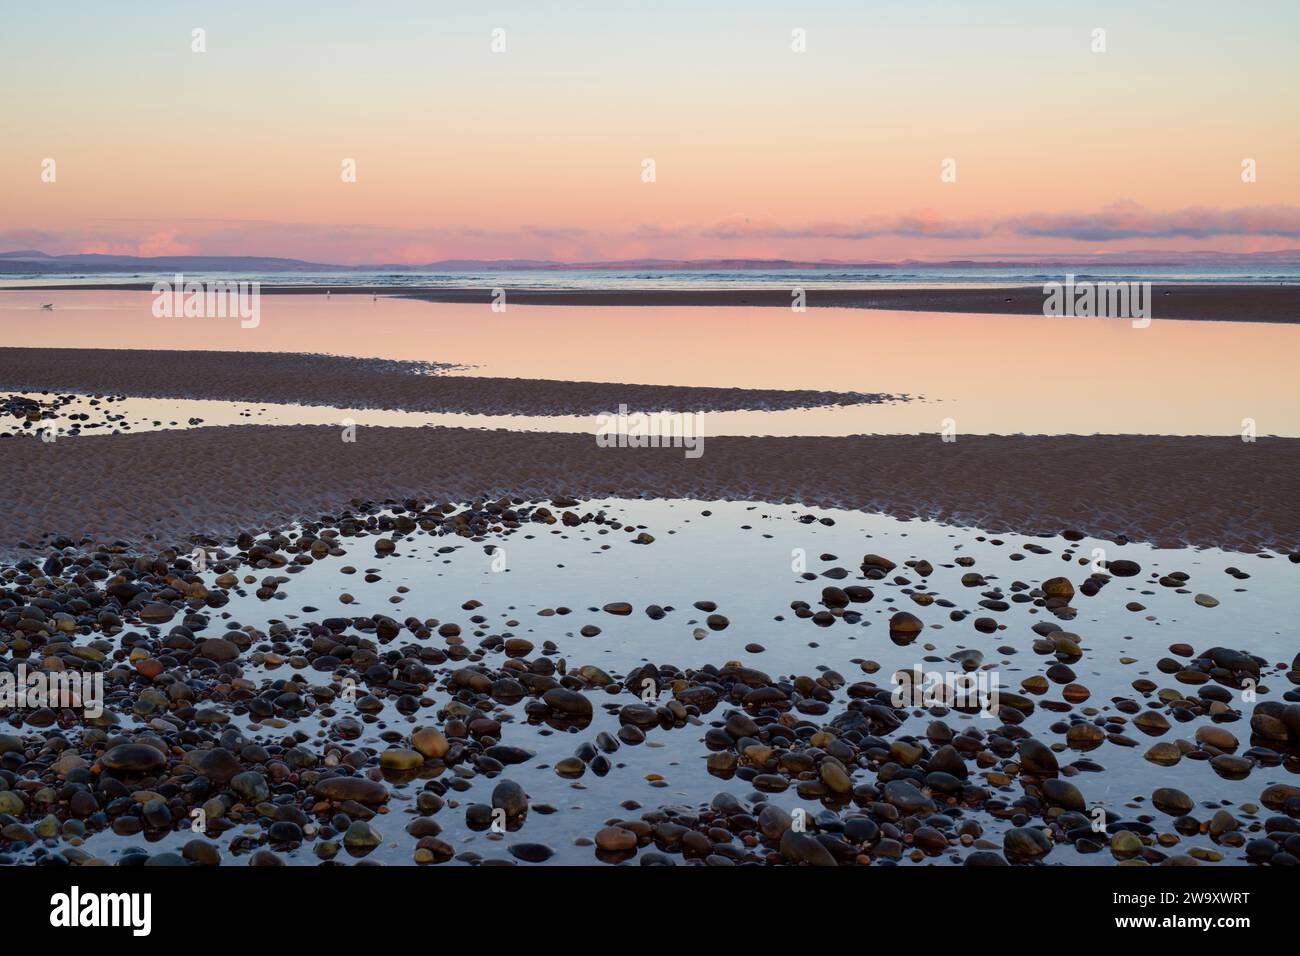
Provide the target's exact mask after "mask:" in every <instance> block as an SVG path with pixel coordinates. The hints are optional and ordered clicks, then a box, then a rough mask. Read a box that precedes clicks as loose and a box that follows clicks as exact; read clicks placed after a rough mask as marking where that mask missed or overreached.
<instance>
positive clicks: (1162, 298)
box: [26, 270, 1300, 323]
mask: <svg viewBox="0 0 1300 956" xmlns="http://www.w3.org/2000/svg"><path fill="white" fill-rule="evenodd" d="M1066 271H1067V270H1061V272H1060V274H1059V275H1053V278H1052V280H1051V281H1055V282H1058V283H1060V282H1064V281H1065V272H1066ZM499 281H500V282H501V283H502V285H501V286H500V287H483V288H446V287H441V286H440V287H429V288H423V289H422V288H420V287H419V286H418V285H406V284H403V285H402V286H401V287H399V288H395V287H394V286H393V285H391V284H388V285H369V284H366V283H365V282H353V281H340V282H338V283H335V284H325V283H322V282H321V281H319V280H318V281H317V282H315V283H313V284H312V285H310V286H307V285H303V284H301V283H277V282H276V281H274V279H272V281H267V282H263V283H262V284H261V285H260V291H261V293H262V294H264V295H304V294H311V295H324V294H325V292H326V290H328V291H329V294H330V295H356V296H380V295H383V296H402V297H404V298H412V299H419V300H421V301H425V302H443V303H472V304H482V305H490V304H491V303H492V302H493V300H494V298H496V297H497V296H498V295H499V293H498V291H497V289H498V288H503V289H504V290H505V293H506V296H507V297H508V300H509V301H510V302H512V303H515V304H518V305H552V306H591V307H596V306H601V307H618V306H635V307H649V306H660V307H669V306H715V307H732V306H756V307H763V308H783V309H788V308H790V306H791V303H792V301H793V295H792V293H793V292H794V286H793V284H792V287H791V288H780V289H773V288H761V287H755V288H731V289H535V288H528V287H527V286H526V285H523V286H522V287H517V286H516V285H515V284H514V283H512V282H511V281H510V276H509V273H506V274H504V275H503V276H502V277H501V278H500V280H499ZM1102 281H1105V280H1102ZM26 288H28V289H32V290H39V291H46V292H74V291H81V292H109V291H119V292H120V291H129V292H147V291H149V290H151V289H152V288H153V284H152V283H141V282H130V281H121V282H98V283H96V282H79V283H75V284H69V283H59V282H57V281H51V282H47V283H42V284H41V285H39V286H27V287H26ZM799 291H801V292H802V293H803V302H804V304H805V305H806V306H807V307H809V308H832V309H872V310H881V309H884V310H896V311H903V312H956V313H966V314H978V315H1042V314H1043V301H1044V287H1043V284H1039V285H1034V286H1001V287H990V288H943V287H929V288H873V289H869V290H854V289H834V288H829V289H828V288H817V287H812V288H807V289H802V288H800V289H799ZM1151 308H1152V313H1153V317H1155V318H1161V319H1182V320H1193V321H1210V322H1280V323H1295V322H1300V286H1297V285H1295V284H1293V283H1286V284H1283V283H1278V284H1276V285H1266V284H1262V283H1250V284H1238V283H1232V282H1219V283H1214V284H1212V285H1211V284H1197V283H1194V282H1183V283H1177V284H1170V283H1160V282H1154V283H1152V284H1151Z"/></svg>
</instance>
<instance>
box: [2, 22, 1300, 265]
mask: <svg viewBox="0 0 1300 956" xmlns="http://www.w3.org/2000/svg"><path fill="white" fill-rule="evenodd" d="M583 6H584V9H579V8H578V6H574V7H573V8H568V9H560V10H546V11H542V10H538V9H536V8H535V6H534V5H529V4H522V3H503V4H501V5H494V7H493V9H492V10H491V11H485V12H472V11H446V10H442V9H440V8H439V5H430V4H427V3H426V4H421V3H413V2H412V3H402V2H397V3H394V5H393V6H392V8H391V9H388V10H386V11H385V12H384V13H383V14H380V13H378V12H376V13H373V14H366V13H364V12H362V11H360V10H359V9H358V8H356V7H355V6H353V5H349V4H341V3H328V2H327V3H322V4H320V5H318V9H316V10H315V12H314V14H313V16H312V17H311V18H310V19H304V18H302V17H297V16H292V15H291V13H290V12H286V11H282V10H279V9H278V8H274V9H273V8H270V7H268V6H267V5H265V4H255V3H246V2H242V0H233V2H231V3H230V4H229V5H227V4H223V5H221V7H220V8H219V9H208V6H207V5H191V4H178V5H176V6H175V8H174V9H172V8H169V9H167V10H166V11H164V12H162V13H160V14H159V15H158V16H156V17H151V18H149V20H148V22H136V21H135V20H132V19H128V18H122V17H120V16H117V15H115V14H114V12H113V11H111V10H108V9H102V8H100V7H98V6H95V5H87V6H86V7H85V8H84V9H83V10H82V11H81V12H79V13H78V15H77V17H60V16H56V15H54V14H53V13H49V12H44V11H43V10H41V9H37V8H32V9H29V10H26V11H25V12H24V14H23V15H22V16H14V17H11V18H9V19H8V20H7V22H6V37H5V44H6V45H5V47H4V49H3V50H2V51H0V52H3V54H4V55H3V56H0V81H2V82H3V83H4V88H5V89H6V91H7V97H6V107H5V112H6V115H5V120H4V125H5V148H4V149H3V150H0V250H3V249H20V248H36V249H40V250H43V251H45V252H48V253H52V254H56V253H69V252H113V253H129V254H137V255H164V254H212V255H271V256H287V257H294V258H303V259H309V260H315V261H327V262H339V263H363V262H385V261H389V262H406V263H418V262H425V261H432V260H437V259H445V258H546V259H567V260H593V259H621V258H634V257H663V258H709V257H750V258H762V257H784V258H796V259H839V260H871V259H888V260H898V259H906V258H932V257H939V258H942V257H951V256H962V255H977V254H996V253H1042V252H1050V253H1059V252H1079V253H1085V252H1086V253H1093V252H1105V251H1115V250H1123V249H1151V248H1161V249H1174V250H1192V249H1201V250H1210V249H1213V250H1223V251H1229V252H1241V251H1259V250H1275V249H1285V248H1293V247H1296V246H1300V124H1297V123H1295V122H1294V107H1295V95H1294V94H1295V90H1296V89H1297V88H1300V67H1297V65H1296V64H1297V61H1296V58H1295V57H1294V49H1293V48H1292V46H1291V44H1290V42H1289V36H1292V35H1293V33H1291V32H1290V31H1289V28H1288V26H1287V25H1288V24H1289V25H1290V26H1295V21H1296V19H1297V15H1296V12H1295V8H1294V6H1293V5H1291V6H1288V5H1286V4H1278V5H1276V7H1275V9H1266V10H1264V11H1262V12H1260V13H1259V15H1251V16H1245V15H1241V14H1239V13H1235V12H1233V11H1231V10H1225V9H1219V8H1218V7H1217V6H1214V5H1210V4H1199V3H1194V4H1189V5H1187V8H1186V10H1185V12H1184V13H1180V17H1179V20H1178V22H1177V23H1176V24H1174V23H1170V22H1169V21H1168V20H1167V19H1166V18H1165V17H1164V16H1162V15H1160V14H1159V12H1158V11H1154V10H1144V9H1130V7H1132V5H1131V4H1129V5H1126V4H1122V3H1118V2H1114V3H1111V2H1098V3H1097V4H1095V5H1094V9H1093V10H1092V12H1091V14H1090V15H1089V16H1088V17H1086V18H1083V17H1078V16H1075V15H1072V14H1065V13H1062V12H1060V11H1052V10H1046V9H1044V7H1043V5H1037V4H1032V3H1027V2H1026V3H1017V2H1012V3H1001V4H985V5H980V6H979V9H978V10H976V9H974V8H972V7H971V6H970V5H963V4H958V3H947V2H937V3H935V4H934V5H932V6H931V5H929V4H926V5H921V4H903V5H894V4H881V5H875V6H872V7H871V8H870V9H866V8H864V7H862V6H861V5H856V4H850V3H838V2H830V0H827V2H810V3H808V4H806V5H800V6H798V7H797V8H794V9H792V8H791V6H790V5H788V4H778V3H767V2H756V3H755V4H753V5H752V6H751V8H750V9H749V10H748V12H747V15H746V16H744V17H738V16H737V15H735V14H734V12H727V11H723V10H711V9H708V10H706V9H703V8H701V6H700V5H699V4H689V3H684V2H676V0H669V2H665V3H663V4H658V5H640V4H610V5H609V7H608V8H603V9H595V8H592V7H586V6H585V5H583ZM1266 6H1268V7H1270V8H1273V7H1274V5H1273V4H1266ZM922 7H924V8H925V9H921V8H922ZM1097 23H1101V24H1103V25H1104V27H1105V29H1106V38H1107V48H1106V50H1105V52H1103V53H1097V52H1094V50H1093V49H1092V42H1093V41H1092V33H1093V31H1094V29H1096V28H1097ZM196 25H202V27H203V29H204V30H205V31H206V33H205V37H206V49H205V50H204V51H203V52H201V53H196V52H194V51H193V49H192V40H191V36H192V30H193V29H194V28H195V26H196ZM498 27H499V28H501V29H504V30H505V31H506V36H507V41H508V45H507V48H506V50H505V52H503V53H494V52H492V49H491V46H490V39H491V31H492V30H494V29H497V28H498ZM796 28H798V29H803V30H805V31H806V50H805V51H804V52H795V51H794V50H793V49H792V45H791V37H792V30H793V29H796ZM47 159H53V160H54V161H55V163H56V170H57V178H56V179H55V181H54V182H46V181H43V179H42V175H41V174H42V170H43V168H44V167H43V163H44V162H45V160H47ZM348 159H352V160H355V162H356V169H357V176H356V181H355V182H345V181H344V180H343V177H342V176H341V171H342V164H343V162H344V161H345V160H348ZM646 159H653V160H654V162H655V173H656V175H655V179H654V181H653V182H647V181H645V180H644V179H643V176H642V170H643V161H644V160H646ZM949 159H951V160H954V161H955V171H956V177H955V181H945V178H944V177H943V176H942V172H943V170H944V168H945V167H944V162H945V160H949ZM1245 160H1253V162H1254V169H1255V178H1254V181H1251V182H1246V181H1243V177H1242V163H1243V161H1245ZM949 178H951V177H949Z"/></svg>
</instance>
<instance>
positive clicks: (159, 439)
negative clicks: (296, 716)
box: [0, 426, 1300, 553]
mask: <svg viewBox="0 0 1300 956" xmlns="http://www.w3.org/2000/svg"><path fill="white" fill-rule="evenodd" d="M341 436H342V430H341V429H339V428H335V427H330V426H236V427H222V428H196V429H193V430H187V431H174V432H173V431H160V432H152V433H147V434H139V435H113V436H93V437H79V438H65V439H61V440H57V441H54V442H50V443H46V442H42V441H41V440H39V439H37V438H10V439H5V440H3V443H0V455H3V458H4V461H5V474H6V478H7V481H6V502H5V504H6V507H5V508H4V509H3V512H0V544H2V545H3V546H4V547H5V550H6V551H9V552H11V553H12V552H13V550H14V548H13V546H14V545H18V549H19V550H23V549H24V548H25V547H26V546H36V547H39V546H41V544H42V541H43V536H48V535H57V534H65V535H68V536H69V537H71V538H73V539H74V540H80V539H81V537H82V536H83V535H89V536H91V537H92V538H95V539H98V540H100V541H110V540H114V539H124V540H126V541H129V542H132V543H138V544H166V545H170V544H184V543H186V542H188V541H189V540H190V538H191V536H192V535H195V534H210V535H215V536H228V535H230V534H232V533H234V532H237V531H240V530H247V529H248V528H250V527H253V526H260V527H263V528H265V527H271V526H276V525H280V524H283V523H285V522H288V521H292V520H295V519H297V518H300V517H308V518H313V517H317V516H319V515H320V514H322V513H330V514H334V513H337V511H338V510H339V509H340V508H344V507H346V506H347V503H348V502H349V500H351V499H354V498H355V499H365V500H373V501H383V500H387V499H393V500H398V501H400V500H402V499H405V498H412V497H414V498H421V499H424V500H429V499H435V498H436V499H466V498H472V497H475V496H478V495H490V496H493V497H495V496H498V495H501V494H512V495H524V496H530V497H532V496H536V497H543V496H551V495H556V494H569V495H576V496H579V497H603V496H617V497H626V498H644V497H652V498H657V497H667V498H694V499H699V500H706V501H707V500H717V499H729V500H740V501H769V502H785V503H800V504H802V505H805V506H809V507H836V508H849V509H862V510H865V511H879V512H884V513H886V514H890V515H894V516H898V517H904V518H928V519H935V520H939V521H943V522H948V523H953V524H958V525H964V526H970V527H978V528H982V529H984V530H986V531H993V532H1010V531H1020V532H1024V533H1030V534H1033V533H1045V534H1055V533H1059V532H1061V531H1062V530H1064V529H1076V530H1079V531H1082V532H1084V533H1087V534H1089V535H1093V536H1095V537H1101V538H1113V537H1115V536H1117V535H1125V536H1127V537H1128V538H1129V539H1130V540H1133V541H1146V542H1151V543H1154V544H1156V545H1158V546H1162V547H1177V546H1184V545H1192V546H1217V547H1221V548H1225V549H1230V550H1242V551H1255V550H1261V549H1268V550H1276V551H1287V552H1289V551H1292V550H1294V549H1295V548H1297V546H1300V495H1297V493H1296V492H1297V490H1298V489H1297V479H1296V475H1297V474H1300V440H1297V439H1276V438H1261V439H1259V440H1258V441H1257V442H1254V443H1245V442H1242V441H1241V440H1240V439H1238V438H1217V437H1191V438H1185V437H1182V438H1180V437H1160V436H1093V437H1079V436H1056V437H1042V436H979V437H977V436H963V437H961V438H960V439H959V440H958V441H956V442H953V443H945V442H943V441H941V440H940V439H939V437H938V436H863V437H854V438H807V437H805V438H739V437H719V438H708V439H706V441H705V443H704V454H703V456H702V457H700V458H698V459H694V460H689V459H686V458H685V457H684V454H683V451H682V449H680V448H645V449H630V448H621V449H616V448H601V447H598V446H597V445H596V442H595V440H594V436H593V435H591V434H543V433H522V432H508V431H483V430H472V429H458V428H446V429H443V428H437V429H428V428H379V427H366V428H358V429H357V432H356V440H355V442H352V443H348V442H344V441H342V440H341Z"/></svg>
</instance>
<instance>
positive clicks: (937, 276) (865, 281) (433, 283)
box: [0, 263, 1300, 290]
mask: <svg viewBox="0 0 1300 956" xmlns="http://www.w3.org/2000/svg"><path fill="white" fill-rule="evenodd" d="M1067 273H1069V274H1072V275H1074V276H1075V278H1076V279H1077V280H1093V281H1102V280H1105V281H1111V282H1138V281H1141V282H1156V283H1229V284H1235V283H1250V284H1261V285H1276V284H1286V285H1292V284H1296V283H1300V265H1291V264H1280V263H1269V264H1267V265H1266V266H1264V267H1263V268H1256V269H1248V268H1246V267H1244V266H1242V265H1234V264H1225V265H1205V264H1198V265H1194V266H1179V265H1155V266H1135V265H1132V264H1125V265H1119V266H1103V265H1091V264H1085V265H1077V264H1076V265H1069V266H1065V265H1062V266H1047V265H1043V264H1041V263H1034V264H1032V265H1029V266H1024V267H1017V266H1008V265H1004V264H1000V265H996V266H981V265H901V266H881V267H857V266H854V267H843V268H840V267H834V266H828V267H825V268H816V269H646V268H641V269H571V268H554V269H499V270H493V269H479V270H471V271H455V270H453V271H437V272H426V271H418V270H405V269H403V270H400V271H382V270H370V269H356V270H346V271H311V272H248V273H234V272H205V271H193V272H186V273H185V277H186V279H194V280H199V281H203V280H208V279H211V280H219V279H224V280H242V281H247V282H261V283H264V284H266V285H301V286H308V287H325V288H346V287H348V286H388V287H391V288H394V289H400V288H404V287H419V288H426V287H433V288H461V287H470V288H496V287H498V286H499V287H503V288H507V289H510V288H513V289H554V290H597V289H603V290H609V289H614V290H641V289H765V288H777V289H789V288H791V287H793V286H798V287H801V288H805V289H872V288H908V287H915V288H927V287H931V286H950V287H953V288H961V287H969V288H982V287H1001V286H1032V285H1041V284H1042V283H1045V282H1051V281H1060V280H1061V279H1062V278H1063V277H1064V276H1065V275H1066V274H1067ZM174 278H175V272H174V271H171V270H169V271H160V272H131V273H125V272H84V273H64V272H32V273H14V274H7V275H3V276H0V288H5V287H18V288H21V287H27V286H41V285H99V284H112V285H134V284H139V283H142V282H148V283H152V282H155V281H160V280H161V281H172V280H173V279H174Z"/></svg>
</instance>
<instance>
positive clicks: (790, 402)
mask: <svg viewBox="0 0 1300 956" xmlns="http://www.w3.org/2000/svg"><path fill="white" fill-rule="evenodd" d="M451 367H452V366H450V365H447V364H444V363H437V362H405V361H397V360H391V359H375V358H351V357H345V356H335V355H318V354H308V353H293V352H288V353H276V352H219V351H169V350H162V349H160V350H147V349H39V348H0V388H6V389H12V390H14V391H44V390H50V391H64V392H90V393H97V394H114V395H134V396H138V397H142V398H184V399H221V400H227V401H236V402H276V403H290V402H296V403H300V404H305V405H330V406H337V405H340V404H344V405H346V406H347V407H350V408H380V409H401V410H404V411H417V412H470V413H475V414H481V415H595V414H600V413H603V412H617V411H618V407H619V405H626V406H627V407H628V408H629V409H633V410H642V411H659V410H671V411H678V412H694V411H737V410H763V411H771V410H776V409H788V408H817V407H823V406H827V405H845V404H874V403H878V402H884V401H895V400H900V397H899V396H893V395H884V394H880V393H862V392H833V391H820V390H815V389H758V388H710V387H702V386H677V385H625V384H618V383H605V382H569V381H558V380H548V379H520V378H500V377H492V376H466V375H460V376H455V377H447V376H441V375H438V374H436V373H437V372H438V371H440V370H444V369H447V368H451Z"/></svg>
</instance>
